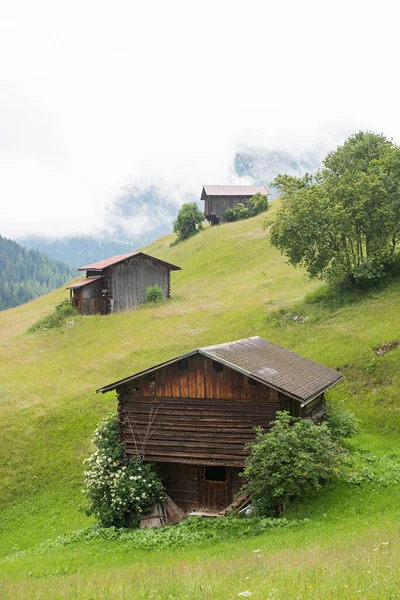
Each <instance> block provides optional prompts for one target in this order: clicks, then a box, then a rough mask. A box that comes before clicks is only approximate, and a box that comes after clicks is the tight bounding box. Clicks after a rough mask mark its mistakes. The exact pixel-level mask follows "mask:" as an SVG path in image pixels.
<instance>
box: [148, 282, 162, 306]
mask: <svg viewBox="0 0 400 600" xmlns="http://www.w3.org/2000/svg"><path fill="white" fill-rule="evenodd" d="M162 300H164V290H163V289H162V288H161V287H160V286H159V285H150V286H149V287H148V288H147V289H146V302H153V303H157V302H161V301H162Z"/></svg>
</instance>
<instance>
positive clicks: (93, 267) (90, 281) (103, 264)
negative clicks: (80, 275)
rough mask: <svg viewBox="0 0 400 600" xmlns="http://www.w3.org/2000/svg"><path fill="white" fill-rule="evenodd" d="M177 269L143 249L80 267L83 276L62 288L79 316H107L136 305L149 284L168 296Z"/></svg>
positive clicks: (142, 298) (142, 297)
mask: <svg viewBox="0 0 400 600" xmlns="http://www.w3.org/2000/svg"><path fill="white" fill-rule="evenodd" d="M179 270H181V267H177V266H176V265H173V264H171V263H168V262H165V261H164V260H160V259H159V258H155V257H154V256H150V255H149V254H145V253H144V252H130V253H129V254H121V255H119V256H112V257H111V258H106V259H104V260H99V261H98V262H95V263H92V264H90V265H85V266H84V267H80V268H79V269H78V271H86V278H85V279H82V280H81V281H77V282H76V283H74V284H71V285H69V286H68V287H67V288H66V289H67V290H70V296H71V299H72V302H73V303H74V305H75V306H76V307H77V308H78V310H79V312H80V313H81V314H82V315H93V314H102V315H107V314H109V313H113V312H119V311H122V310H129V309H131V308H136V307H137V306H138V305H139V304H142V303H143V302H145V301H146V290H147V288H148V287H149V286H152V285H158V286H160V287H161V288H162V290H163V291H164V296H165V297H166V298H169V297H170V295H171V271H179Z"/></svg>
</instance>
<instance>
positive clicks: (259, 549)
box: [253, 548, 261, 552]
mask: <svg viewBox="0 0 400 600" xmlns="http://www.w3.org/2000/svg"><path fill="white" fill-rule="evenodd" d="M253 552H261V548H258V549H257V550H253Z"/></svg>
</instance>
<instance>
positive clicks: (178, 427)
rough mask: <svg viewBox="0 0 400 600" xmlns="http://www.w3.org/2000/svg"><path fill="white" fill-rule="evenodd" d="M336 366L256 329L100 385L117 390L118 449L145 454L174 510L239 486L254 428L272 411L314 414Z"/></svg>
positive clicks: (227, 500)
mask: <svg viewBox="0 0 400 600" xmlns="http://www.w3.org/2000/svg"><path fill="white" fill-rule="evenodd" d="M341 379H342V375H341V374H340V373H338V372H337V371H334V370H332V369H329V368H328V367H325V366H323V365H320V364H318V363H316V362H313V361H311V360H309V359H307V358H304V357H302V356H299V355H298V354H295V353H294V352H291V351H289V350H286V349H285V348H282V347H280V346H276V345H275V344H272V343H271V342H268V341H266V340H264V339H263V338H261V337H258V336H256V337H250V338H248V339H244V340H238V341H235V342H229V343H226V344H219V345H217V346H208V347H205V348H198V349H196V350H193V351H191V352H188V353H187V354H183V355H182V356H178V357H176V358H172V359H171V360H168V361H166V362H163V363H161V364H158V365H155V366H152V367H150V368H148V369H146V370H145V371H141V372H139V373H135V374H133V375H130V376H129V377H126V378H125V379H121V380H120V381H116V382H115V383H111V384H109V385H106V386H104V387H102V388H100V389H99V390H97V391H98V392H102V393H104V392H107V391H109V390H116V391H117V395H118V411H119V427H120V430H119V431H120V439H121V441H122V442H124V443H125V448H126V450H125V452H126V458H127V460H129V459H130V458H131V457H133V456H137V455H138V453H139V454H140V455H141V456H142V457H144V459H145V460H146V461H149V462H151V463H153V464H154V465H155V467H156V469H157V470H158V472H159V473H160V475H161V477H162V480H163V483H164V486H165V488H166V491H167V494H168V495H169V496H170V497H171V498H172V499H173V500H174V501H175V502H176V504H177V505H178V506H180V507H181V508H183V509H204V508H206V509H218V510H220V509H223V508H226V507H227V506H228V505H230V504H231V502H232V500H233V497H234V495H235V494H237V493H238V491H239V489H240V488H241V485H242V480H241V478H240V475H239V473H240V472H241V471H242V469H243V466H244V459H245V458H246V456H247V455H248V453H249V451H248V450H247V449H246V448H245V444H246V443H247V442H251V441H252V440H253V439H254V436H255V433H254V427H256V426H261V427H263V428H265V429H268V428H269V427H270V423H271V421H273V420H274V419H275V415H276V412H277V411H279V410H288V411H290V413H291V414H292V415H295V416H301V417H314V418H320V417H321V414H323V410H324V408H323V407H324V404H325V398H324V392H325V391H326V390H327V389H328V388H330V387H332V386H333V385H335V384H336V383H338V382H339V381H340V380H341Z"/></svg>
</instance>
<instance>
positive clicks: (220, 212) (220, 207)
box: [205, 196, 249, 223]
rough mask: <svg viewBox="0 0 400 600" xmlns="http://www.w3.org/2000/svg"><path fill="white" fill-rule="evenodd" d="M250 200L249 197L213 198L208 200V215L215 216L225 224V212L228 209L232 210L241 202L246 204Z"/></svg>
mask: <svg viewBox="0 0 400 600" xmlns="http://www.w3.org/2000/svg"><path fill="white" fill-rule="evenodd" d="M248 200H249V197H248V196H211V197H210V198H208V200H206V202H207V205H206V206H207V212H206V213H205V214H206V216H207V215H210V216H212V215H215V216H216V217H217V218H218V219H219V222H220V223H225V211H226V209H227V208H232V207H233V206H236V204H239V203H240V202H241V203H243V204H246V203H247V202H248Z"/></svg>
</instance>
